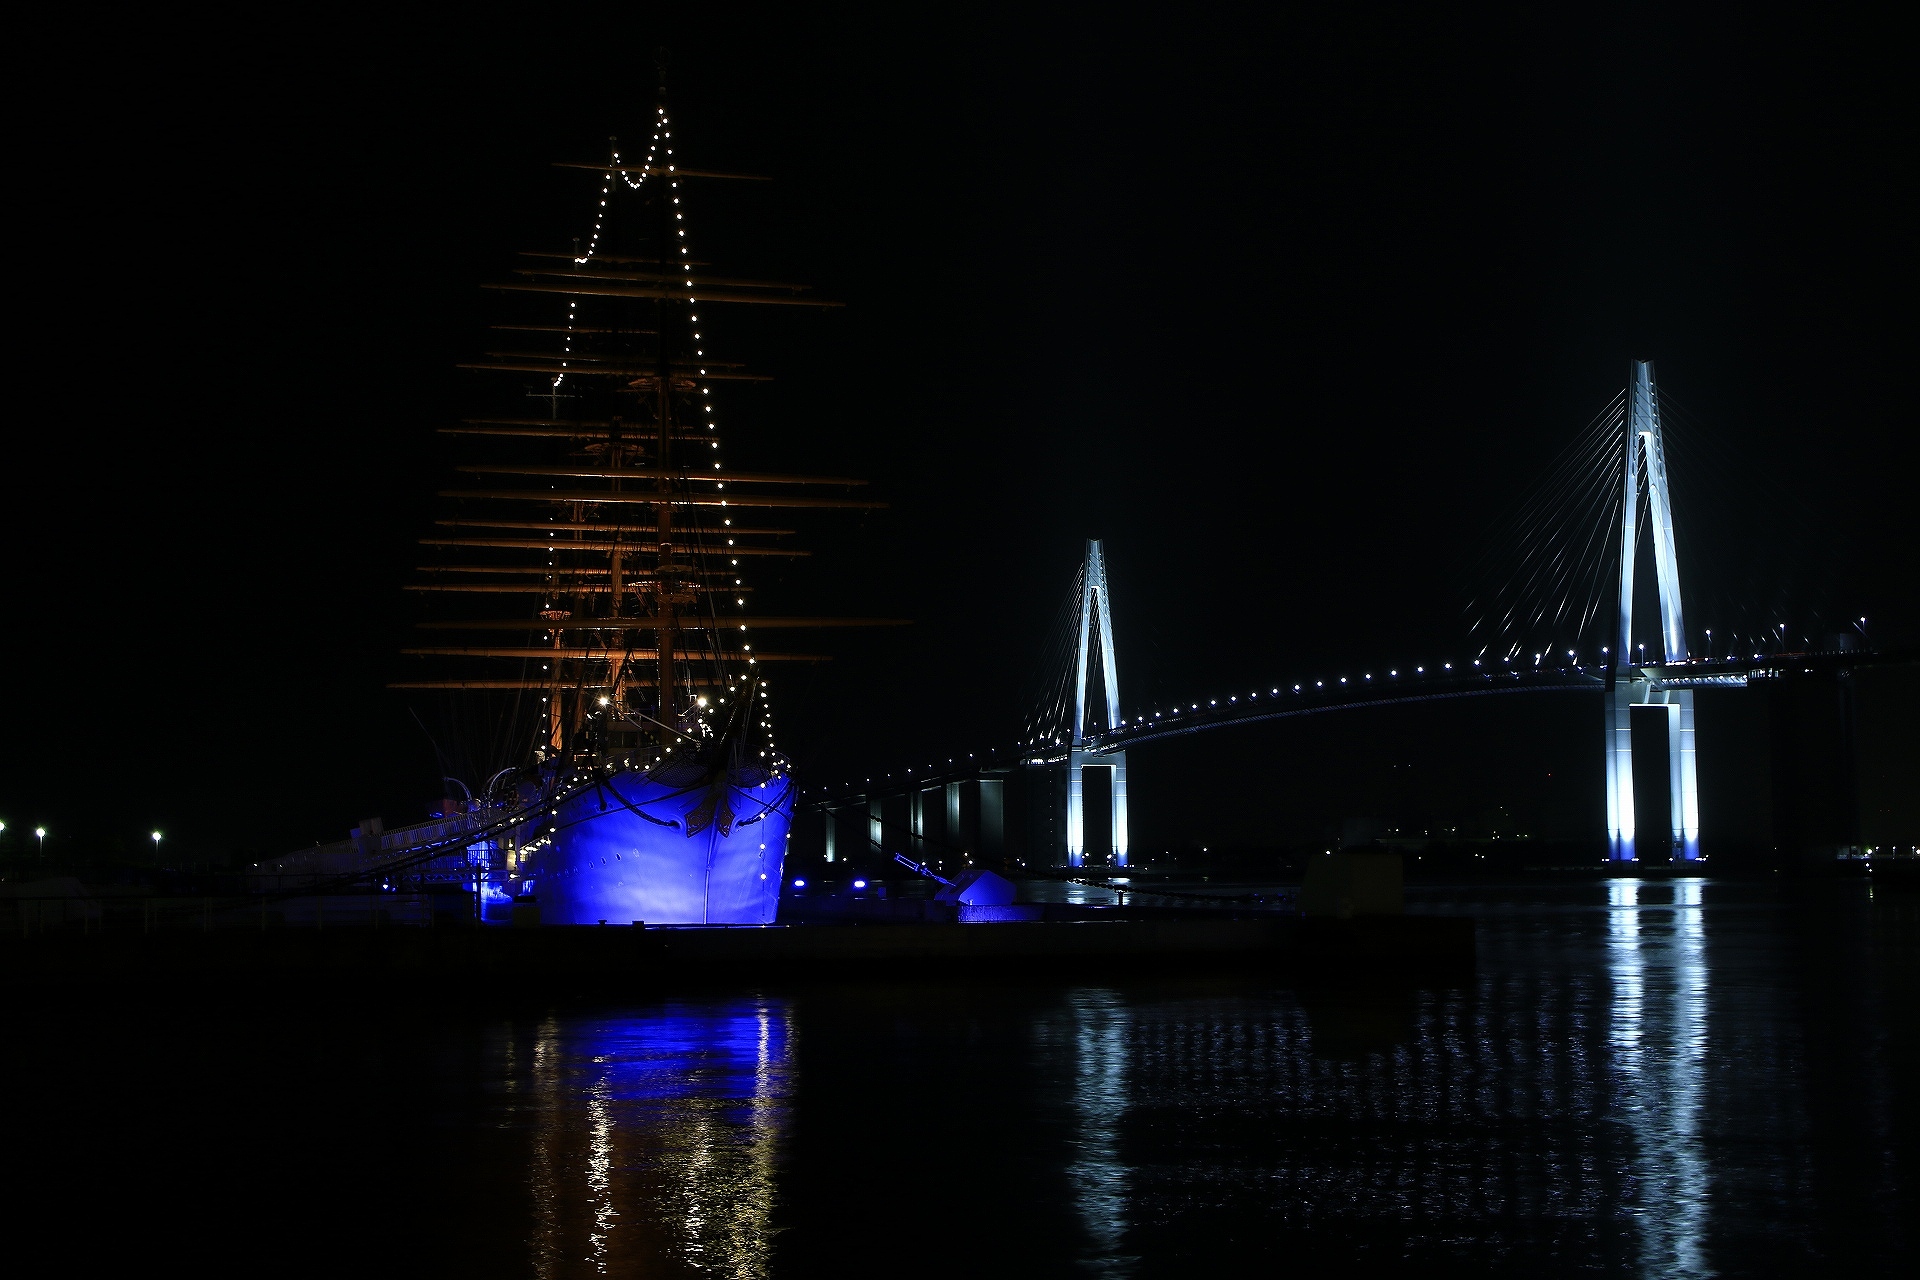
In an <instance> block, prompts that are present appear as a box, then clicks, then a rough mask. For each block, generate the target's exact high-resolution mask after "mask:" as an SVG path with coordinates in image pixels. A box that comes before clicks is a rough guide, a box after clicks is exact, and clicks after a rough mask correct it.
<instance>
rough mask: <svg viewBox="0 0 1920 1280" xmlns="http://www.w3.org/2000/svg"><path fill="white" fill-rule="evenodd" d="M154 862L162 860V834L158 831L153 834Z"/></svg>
mask: <svg viewBox="0 0 1920 1280" xmlns="http://www.w3.org/2000/svg"><path fill="white" fill-rule="evenodd" d="M153 860H154V861H155V862H158V861H159V860H160V833H159V832H158V831H156V832H154V833H153Z"/></svg>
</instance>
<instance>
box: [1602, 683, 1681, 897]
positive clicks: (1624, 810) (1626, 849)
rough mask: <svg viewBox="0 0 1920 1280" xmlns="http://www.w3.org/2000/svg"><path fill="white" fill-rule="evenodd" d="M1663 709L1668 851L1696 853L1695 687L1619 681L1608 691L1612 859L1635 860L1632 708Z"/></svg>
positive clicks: (1678, 854) (1676, 856) (1675, 856)
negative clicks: (1687, 687) (1669, 686)
mask: <svg viewBox="0 0 1920 1280" xmlns="http://www.w3.org/2000/svg"><path fill="white" fill-rule="evenodd" d="M1635 707H1661V708H1663V709H1664V710H1665V711H1666V713H1667V796H1668V806H1669V808H1668V813H1667V831H1668V840H1667V842H1666V844H1667V849H1668V853H1669V856H1671V857H1672V858H1673V859H1674V860H1676V861H1680V862H1692V861H1694V860H1695V859H1697V858H1698V857H1699V856H1700V780H1699V774H1698V771H1697V769H1696V767H1695V746H1694V728H1693V690H1691V689H1655V688H1654V687H1653V682H1652V681H1651V680H1645V679H1636V680H1625V679H1623V680H1619V681H1618V682H1616V683H1615V685H1614V687H1613V688H1611V689H1609V690H1608V691H1607V723H1606V756H1607V851H1608V857H1610V858H1612V859H1613V861H1615V862H1634V861H1637V860H1638V849H1637V826H1638V823H1637V822H1636V816H1635V813H1634V800H1633V709H1634V708H1635Z"/></svg>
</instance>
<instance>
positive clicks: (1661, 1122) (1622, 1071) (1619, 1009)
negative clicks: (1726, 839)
mask: <svg viewBox="0 0 1920 1280" xmlns="http://www.w3.org/2000/svg"><path fill="white" fill-rule="evenodd" d="M1702 889H1703V886H1702V884H1701V882H1700V881H1698V880H1680V881H1675V882H1673V883H1672V884H1671V885H1669V886H1665V887H1661V886H1653V885H1648V884H1645V883H1643V882H1641V881H1638V880H1616V881H1613V882H1611V883H1610V884H1609V885H1608V886H1607V950H1608V958H1609V968H1610V972H1611V976H1612V980H1613V1011H1612V1021H1611V1027H1610V1034H1609V1036H1608V1040H1609V1047H1610V1049H1611V1051H1612V1056H1613V1074H1614V1087H1615V1105H1616V1108H1617V1114H1618V1115H1619V1116H1620V1117H1622V1119H1623V1121H1624V1123H1625V1125H1626V1126H1627V1129H1628V1130H1629V1136H1630V1141H1631V1153H1632V1168H1633V1172H1634V1181H1635V1184H1636V1185H1635V1186H1634V1188H1633V1189H1632V1190H1633V1192H1634V1193H1635V1199H1636V1200H1637V1204H1636V1205H1635V1206H1634V1209H1635V1213H1634V1222H1635V1225H1636V1228H1637V1231H1638V1235H1639V1246H1640V1257H1639V1263H1640V1271H1641V1273H1642V1274H1643V1275H1658V1276H1704V1275H1711V1274H1713V1268H1712V1267H1711V1266H1710V1265H1709V1263H1708V1259H1707V1256H1706V1250H1705V1239H1706V1230H1707V1208H1708V1177H1709V1170H1708V1168H1707V1162H1706V1159H1705V1156H1704V1147H1703V1144H1702V1141H1701V1132H1700V1128H1701V1107H1702V1097H1701V1089H1702V1074H1703V1072H1704V1070H1705V1068H1706V1057H1707V1032H1708V1028H1707V977H1708V968H1707V955H1706V929H1705V919H1704V913H1703V910H1702ZM1661 897H1665V898H1666V899H1667V901H1666V902H1659V901H1656V900H1655V899H1658V898H1661Z"/></svg>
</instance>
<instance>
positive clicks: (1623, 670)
mask: <svg viewBox="0 0 1920 1280" xmlns="http://www.w3.org/2000/svg"><path fill="white" fill-rule="evenodd" d="M1625 453H1626V477H1625V478H1626V487H1625V498H1624V505H1623V506H1622V509H1621V521H1620V525H1621V529H1620V630H1619V633H1618V643H1617V645H1616V646H1615V648H1614V651H1613V663H1612V665H1611V666H1610V667H1609V669H1608V672H1607V723H1606V736H1607V748H1606V749H1607V838H1608V845H1609V856H1610V857H1611V858H1612V859H1613V860H1614V861H1616V862H1633V861H1635V860H1636V858H1637V852H1636V846H1635V843H1634V831H1635V823H1634V812H1633V708H1635V707H1638V706H1661V707H1665V708H1666V712H1667V777H1668V794H1669V795H1670V796H1671V798H1672V801H1671V804H1672V812H1671V814H1670V815H1669V820H1668V823H1667V829H1668V831H1669V833H1670V839H1671V842H1672V843H1671V851H1672V856H1673V857H1674V858H1676V859H1678V860H1681V861H1685V862H1691V861H1693V860H1694V859H1696V858H1698V857H1699V856H1700V790H1699V784H1698V779H1697V775H1696V773H1695V755H1694V734H1693V690H1691V689H1668V688H1662V687H1659V681H1658V680H1656V679H1655V678H1654V676H1653V674H1652V673H1650V672H1648V671H1647V670H1645V669H1644V668H1642V667H1641V666H1640V665H1639V664H1637V663H1636V662H1635V661H1634V659H1633V561H1634V548H1635V544H1636V542H1637V539H1638V534H1639V528H1638V523H1637V521H1638V517H1639V502H1640V473H1641V469H1642V467H1644V468H1645V471H1646V490H1647V519H1648V521H1649V522H1650V523H1651V525H1652V528H1651V533H1652V535H1653V563H1654V570H1655V572H1656V573H1657V574H1658V575H1659V584H1660V643H1661V648H1662V651H1663V652H1662V658H1663V660H1664V661H1665V662H1669V663H1671V662H1684V661H1685V660H1686V657H1687V631H1686V626H1685V624H1684V622H1683V621H1682V620H1681V614H1680V561H1679V557H1678V555H1677V554H1676V553H1675V551H1674V545H1673V501H1672V498H1671V497H1670V496H1669V493H1668V489H1667V458H1666V449H1665V446H1664V445H1663V444H1662V443H1661V440H1660V400H1659V396H1658V394H1657V393H1656V392H1655V390H1654V384H1653V364H1652V362H1651V361H1647V360H1636V361H1634V362H1633V369H1632V373H1631V376H1630V380H1629V385H1628V387H1627V414H1626V450H1625ZM1643 459H1644V461H1643Z"/></svg>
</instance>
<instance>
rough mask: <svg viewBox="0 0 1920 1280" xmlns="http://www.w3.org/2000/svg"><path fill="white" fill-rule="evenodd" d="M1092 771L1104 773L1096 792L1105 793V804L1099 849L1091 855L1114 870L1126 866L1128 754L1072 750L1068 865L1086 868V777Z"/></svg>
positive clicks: (1068, 795) (1069, 763) (1069, 791)
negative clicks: (1100, 785) (1094, 855)
mask: <svg viewBox="0 0 1920 1280" xmlns="http://www.w3.org/2000/svg"><path fill="white" fill-rule="evenodd" d="M1089 770H1091V771H1094V772H1095V774H1096V777H1098V775H1099V773H1100V772H1102V771H1104V772H1105V773H1106V775H1107V776H1106V777H1105V778H1100V779H1099V780H1100V781H1101V782H1104V783H1105V785H1104V786H1103V787H1096V788H1095V790H1096V792H1104V795H1103V796H1102V797H1101V798H1103V799H1104V800H1105V801H1106V808H1107V819H1108V821H1107V823H1106V824H1105V826H1106V830H1105V832H1103V833H1102V834H1103V836H1104V839H1102V841H1101V842H1100V844H1101V847H1099V848H1097V849H1094V850H1093V851H1092V852H1093V853H1095V854H1096V855H1100V856H1104V857H1105V858H1106V859H1107V861H1108V863H1109V864H1110V865H1112V866H1116V867H1124V866H1126V865H1127V753H1126V752H1124V751H1083V750H1082V749H1080V748H1079V747H1075V748H1073V750H1072V751H1071V752H1070V753H1069V755H1068V757H1067V865H1068V866H1070V867H1084V866H1086V865H1087V853H1088V839H1087V800H1086V791H1087V787H1086V782H1087V779H1086V775H1087V772H1088V771H1089Z"/></svg>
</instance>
